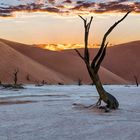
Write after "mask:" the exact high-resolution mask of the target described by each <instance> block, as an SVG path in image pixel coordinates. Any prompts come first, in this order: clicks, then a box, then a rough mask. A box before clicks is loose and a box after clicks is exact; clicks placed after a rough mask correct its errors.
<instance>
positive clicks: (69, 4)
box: [0, 0, 140, 17]
mask: <svg viewBox="0 0 140 140" xmlns="http://www.w3.org/2000/svg"><path fill="white" fill-rule="evenodd" d="M26 1H28V3H27V2H26ZM20 11H26V12H38V11H40V12H48V13H58V14H83V13H84V12H85V13H98V14H102V13H108V12H110V13H111V12H127V11H133V12H135V13H140V2H139V1H134V0H106V1H104V2H102V1H100V2H99V1H98V2H97V1H94V2H93V0H88V1H86V0H24V3H23V1H22V2H21V3H20V2H19V0H15V3H14V4H13V3H10V4H8V3H4V1H3V3H0V16H1V17H9V16H13V13H14V12H20Z"/></svg>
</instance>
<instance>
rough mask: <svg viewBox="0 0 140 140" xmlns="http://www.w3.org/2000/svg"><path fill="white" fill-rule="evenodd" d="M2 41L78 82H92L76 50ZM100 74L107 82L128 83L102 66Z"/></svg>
mask: <svg viewBox="0 0 140 140" xmlns="http://www.w3.org/2000/svg"><path fill="white" fill-rule="evenodd" d="M2 41H3V42H4V43H6V44H8V45H9V46H10V47H12V48H13V49H15V50H16V51H18V52H20V53H22V54H23V55H25V56H27V57H29V58H31V59H32V60H33V61H35V62H37V63H39V64H41V65H43V66H44V67H46V68H50V69H51V70H53V71H55V72H58V73H61V75H64V77H68V79H72V80H73V81H74V83H77V81H78V79H81V80H82V81H83V82H84V83H91V80H90V78H89V76H88V73H87V70H86V67H85V64H84V63H83V62H82V61H81V59H80V58H79V57H78V56H77V55H75V54H73V53H75V52H74V51H72V50H71V51H72V53H68V52H65V51H61V52H55V51H49V50H44V49H41V48H37V47H35V46H28V45H24V44H20V43H15V42H11V41H6V40H2ZM100 75H101V80H102V82H103V83H106V84H126V83H128V82H127V81H126V80H124V79H123V78H121V77H119V76H117V75H116V74H114V73H113V72H111V71H109V70H107V69H105V68H102V67H101V69H100Z"/></svg>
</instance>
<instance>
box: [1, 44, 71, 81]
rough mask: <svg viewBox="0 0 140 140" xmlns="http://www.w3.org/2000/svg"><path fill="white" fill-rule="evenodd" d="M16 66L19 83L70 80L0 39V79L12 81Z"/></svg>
mask: <svg viewBox="0 0 140 140" xmlns="http://www.w3.org/2000/svg"><path fill="white" fill-rule="evenodd" d="M17 68H18V69H19V74H18V79H19V82H20V83H29V82H31V83H36V82H41V81H42V80H45V81H47V82H49V83H58V82H66V83H68V82H72V80H70V79H68V78H67V77H65V76H63V75H61V74H59V73H57V72H54V71H53V70H51V69H50V68H47V67H45V66H43V65H42V64H40V63H38V62H36V61H35V60H33V59H31V58H30V57H27V56H25V55H24V54H22V53H20V52H19V51H17V50H15V49H13V48H12V47H10V46H8V45H7V44H5V43H3V42H2V41H0V81H2V82H13V72H14V70H15V69H17ZM27 75H29V77H30V78H29V79H30V81H28V80H27V78H26V77H27Z"/></svg>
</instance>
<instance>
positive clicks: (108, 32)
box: [92, 11, 131, 67]
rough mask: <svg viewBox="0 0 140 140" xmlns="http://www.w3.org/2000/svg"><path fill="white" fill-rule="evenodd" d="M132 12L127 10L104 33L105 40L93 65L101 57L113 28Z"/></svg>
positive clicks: (93, 64)
mask: <svg viewBox="0 0 140 140" xmlns="http://www.w3.org/2000/svg"><path fill="white" fill-rule="evenodd" d="M129 13H131V11H129V12H127V13H126V14H125V15H124V16H123V17H122V18H121V19H120V20H118V21H117V22H115V23H114V24H113V25H112V26H111V27H110V28H109V29H108V30H107V32H106V33H105V34H104V37H103V40H102V43H101V48H100V49H99V51H98V53H97V55H96V56H95V58H94V59H93V61H92V67H94V66H95V63H96V62H97V60H98V59H99V57H100V55H101V54H102V51H103V48H104V46H105V42H106V39H107V37H108V35H109V34H110V33H111V32H112V31H113V29H114V28H115V27H116V26H117V25H118V24H119V23H120V22H122V21H123V20H124V19H125V18H126V17H127V15H128V14H129Z"/></svg>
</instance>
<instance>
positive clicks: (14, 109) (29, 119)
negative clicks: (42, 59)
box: [0, 85, 140, 140]
mask: <svg viewBox="0 0 140 140" xmlns="http://www.w3.org/2000/svg"><path fill="white" fill-rule="evenodd" d="M104 87H105V89H106V90H107V91H109V92H110V93H111V94H113V95H115V97H116V98H117V99H118V100H119V102H120V107H119V109H118V110H116V111H111V112H110V113H104V111H103V110H99V109H96V108H85V106H88V105H91V104H94V103H96V101H97V100H98V94H97V92H96V89H95V87H94V86H72V85H67V86H55V85H54V86H51V85H50V86H43V87H35V86H34V85H26V86H25V89H22V90H7V89H2V88H1V89H0V140H132V139H133V140H139V139H140V87H136V86H135V85H130V86H128V85H127V86H125V85H121V86H119V85H105V86H104ZM74 103H76V104H77V105H73V104H74Z"/></svg>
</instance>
